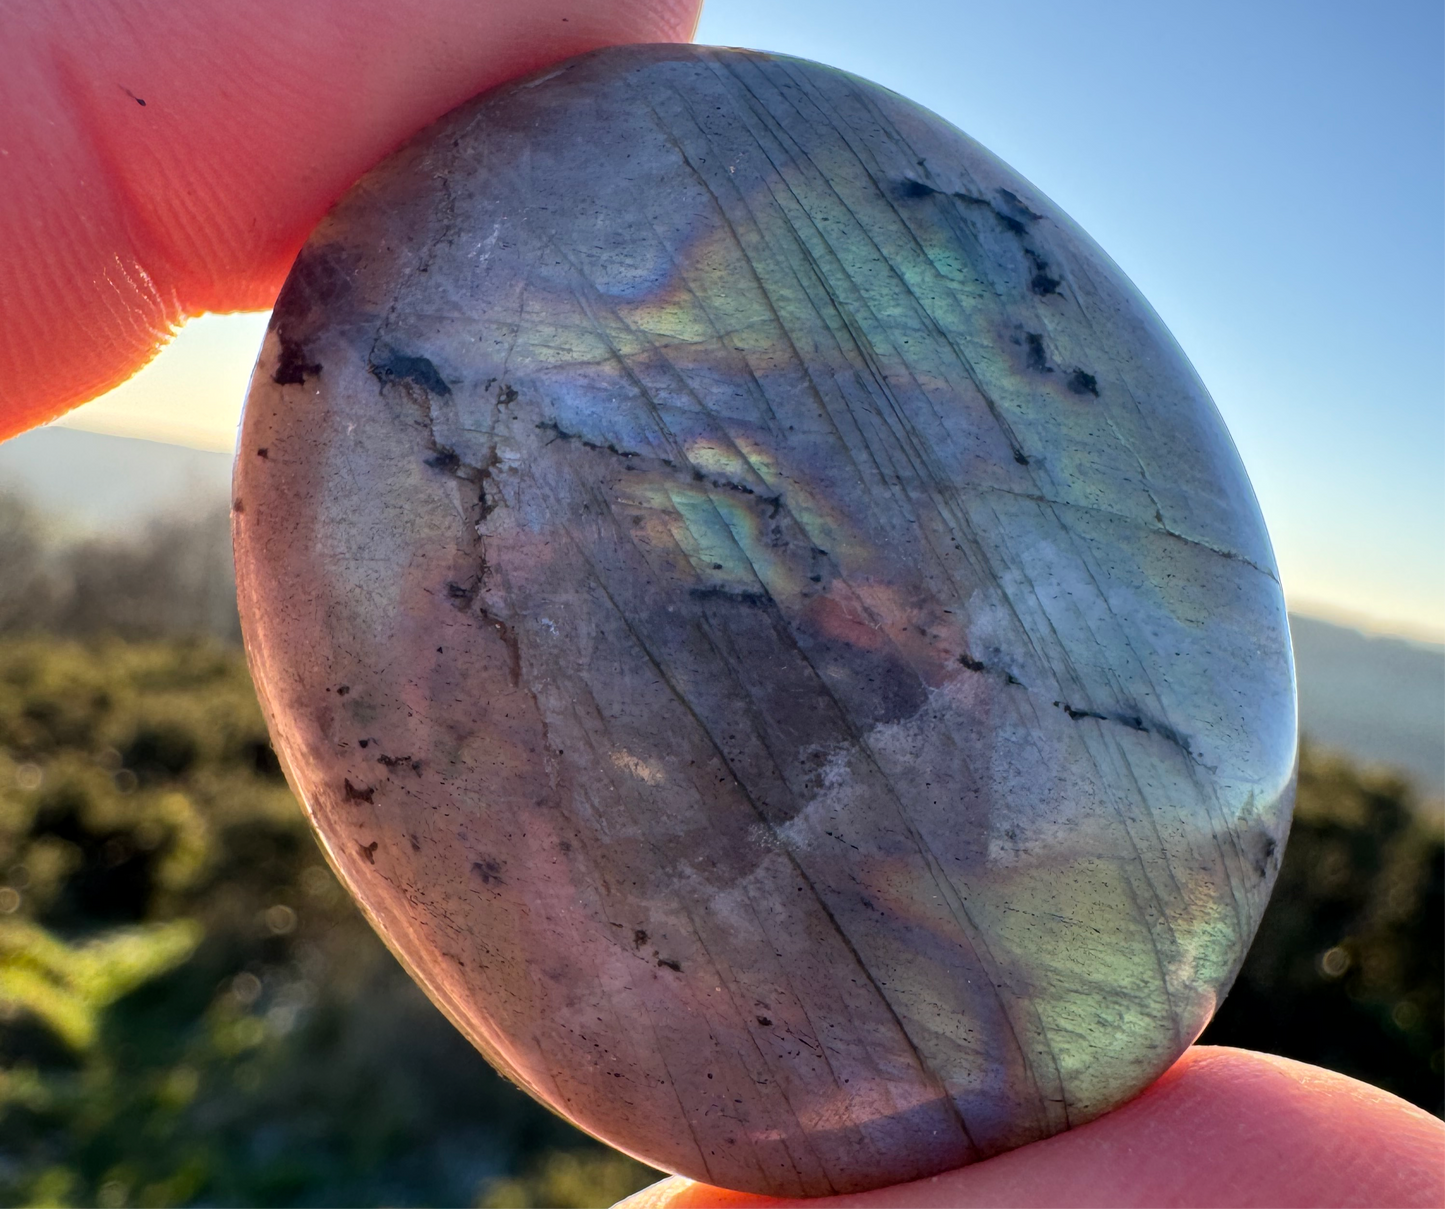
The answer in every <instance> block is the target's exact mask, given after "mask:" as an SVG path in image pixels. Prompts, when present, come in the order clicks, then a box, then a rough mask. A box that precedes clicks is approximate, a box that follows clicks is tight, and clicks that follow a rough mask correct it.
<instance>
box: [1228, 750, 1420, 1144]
mask: <svg viewBox="0 0 1445 1209" xmlns="http://www.w3.org/2000/svg"><path fill="white" fill-rule="evenodd" d="M1442 967H1445V838H1442V834H1441V825H1440V818H1439V817H1438V815H1437V816H1435V817H1434V819H1433V820H1432V821H1428V822H1427V820H1426V819H1425V817H1424V816H1423V814H1422V812H1421V811H1420V810H1419V809H1418V806H1417V804H1416V802H1415V800H1414V794H1413V791H1412V790H1411V788H1410V786H1409V785H1408V784H1407V783H1406V782H1404V781H1402V780H1401V779H1400V778H1399V777H1398V776H1394V775H1392V774H1389V773H1384V772H1365V771H1362V770H1361V769H1359V768H1357V767H1356V766H1354V765H1352V764H1350V763H1349V762H1347V761H1345V760H1343V759H1340V758H1338V757H1335V756H1331V755H1329V754H1326V753H1320V752H1316V751H1314V750H1312V749H1311V748H1310V747H1309V746H1308V745H1306V746H1305V747H1304V749H1303V750H1302V752H1301V759H1300V781H1299V797H1298V801H1297V804H1296V807H1295V819H1294V827H1293V829H1292V831H1291V832H1290V839H1289V846H1288V847H1287V848H1286V850H1285V856H1284V863H1283V865H1282V867H1281V869H1280V875H1279V881H1278V883H1277V884H1276V886H1275V891H1274V897H1273V898H1271V900H1270V904H1269V908H1268V910H1267V911H1266V912H1265V915H1264V920H1263V922H1262V923H1261V924H1260V929H1259V934H1258V936H1257V937H1256V938H1255V942H1254V945H1253V947H1252V948H1251V949H1250V952H1249V957H1248V958H1247V959H1246V961H1245V964H1244V969H1243V970H1242V971H1241V973H1240V976H1239V978H1238V980H1237V981H1236V983H1235V985H1234V989H1233V990H1232V991H1231V992H1230V994H1229V997H1228V998H1227V999H1226V1000H1225V1001H1224V1005H1223V1007H1222V1008H1221V1009H1220V1011H1219V1014H1218V1015H1217V1016H1216V1017H1215V1019H1214V1022H1213V1023H1212V1024H1211V1025H1210V1026H1209V1028H1208V1029H1207V1030H1206V1032H1205V1034H1204V1036H1203V1037H1201V1038H1200V1040H1201V1041H1203V1042H1206V1043H1208V1044H1213V1045H1238V1046H1244V1047H1246V1048H1249V1049H1258V1050H1265V1051H1267V1052H1269V1053H1274V1054H1283V1055H1284V1056H1285V1057H1289V1058H1298V1059H1299V1060H1300V1061H1302V1062H1313V1063H1315V1064H1316V1065H1318V1066H1325V1067H1328V1068H1330V1069H1331V1070H1337V1071H1341V1072H1342V1073H1344V1074H1347V1075H1353V1076H1354V1077H1355V1078H1357V1079H1363V1080H1365V1081H1366V1082H1369V1083H1373V1084H1375V1085H1376V1086H1378V1087H1383V1088H1385V1089H1386V1090H1387V1091H1392V1092H1394V1093H1395V1094H1396V1095H1398V1096H1402V1097H1404V1098H1405V1099H1407V1100H1410V1101H1412V1102H1413V1103H1415V1104H1418V1105H1420V1106H1421V1107H1422V1108H1425V1109H1428V1110H1429V1111H1430V1112H1433V1113H1435V1114H1437V1115H1441V1114H1442V1113H1445V1096H1442V1087H1445V1081H1442V1078H1441V1074H1442V1070H1445V1048H1442V1047H1445V1004H1442V989H1445V968H1442Z"/></svg>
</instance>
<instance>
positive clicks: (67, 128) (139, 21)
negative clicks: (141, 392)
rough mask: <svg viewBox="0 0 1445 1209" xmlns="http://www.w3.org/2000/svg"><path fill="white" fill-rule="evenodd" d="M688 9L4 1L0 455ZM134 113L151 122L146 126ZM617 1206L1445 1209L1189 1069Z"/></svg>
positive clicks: (422, 1)
mask: <svg viewBox="0 0 1445 1209" xmlns="http://www.w3.org/2000/svg"><path fill="white" fill-rule="evenodd" d="M696 18H697V6H696V5H695V4H694V3H692V2H691V0H606V2H604V0H595V2H593V3H588V4H583V3H575V2H569V0H471V2H467V0H345V2H344V3H343V2H326V0H311V2H309V3H296V2H295V0H292V2H290V3H287V4H282V3H279V2H278V0H254V2H253V3H249V4H247V5H240V6H238V5H234V4H222V3H214V2H212V0H188V2H187V3H186V4H184V5H181V4H170V5H163V4H161V3H158V2H152V0H127V3H124V4H122V3H116V2H105V3H102V2H97V0H90V2H87V0H43V2H42V0H19V2H17V3H12V4H10V5H7V6H5V8H4V10H3V11H0V47H3V51H0V54H3V55H4V56H5V57H6V58H7V59H8V62H7V63H6V64H5V67H6V71H5V72H4V73H3V75H0V111H3V112H4V113H5V115H6V121H5V124H4V129H3V131H0V247H3V248H4V250H5V251H4V255H3V256H0V435H7V436H8V435H12V434H14V433H17V432H20V431H23V430H24V429H26V428H29V427H32V426H34V425H36V424H39V423H42V422H44V421H45V420H48V419H50V418H53V417H54V416H56V415H59V414H60V413H62V412H63V411H65V410H67V409H68V408H70V407H73V406H75V405H77V404H79V403H82V402H84V401H86V400H87V399H90V398H92V397H94V396H96V395H97V394H99V393H101V392H102V391H104V390H105V389H107V388H109V387H111V386H113V385H115V384H116V383H118V382H121V381H124V380H125V379H126V378H128V377H129V376H130V375H131V374H133V373H134V372H135V371H136V370H137V369H139V368H140V366H142V365H143V364H144V363H145V362H146V361H147V360H149V359H150V358H151V357H152V356H153V355H154V353H155V352H156V350H157V349H158V348H159V346H160V345H161V344H162V343H163V342H164V341H165V339H166V338H167V337H168V335H169V333H170V332H171V331H172V330H173V328H174V327H175V326H176V325H178V324H179V323H181V322H183V321H184V320H185V318H187V317H188V316H190V315H194V314H199V313H201V312H204V311H236V310H248V309H264V308H266V307H269V306H270V305H271V302H272V300H273V299H274V297H275V295H276V292H277V290H278V289H279V288H280V285H281V282H282V280H283V278H284V277H285V274H286V270H287V268H288V266H289V264H290V262H291V259H292V257H293V256H294V254H295V252H296V250H297V248H298V247H299V246H300V245H301V242H302V241H303V239H304V238H305V236H306V234H307V232H308V231H309V230H310V228H311V226H312V225H313V224H314V223H315V222H316V220H317V219H318V218H319V217H320V216H321V215H322V214H323V213H324V212H325V210H326V209H327V207H328V206H329V205H330V203H331V202H332V201H333V200H334V199H335V198H336V197H337V196H338V195H339V194H340V193H341V192H342V190H344V189H345V188H346V187H347V186H348V185H349V184H350V183H351V182H352V180H354V179H355V178H356V177H357V176H359V175H360V174H361V173H362V172H363V171H364V170H365V169H367V168H368V167H370V166H371V165H372V164H373V163H375V162H376V161H377V160H378V159H379V158H380V157H381V156H383V155H384V154H386V152H388V151H389V150H390V149H392V148H393V147H395V146H396V145H397V144H398V143H399V142H401V141H402V140H403V139H405V138H406V137H407V136H408V135H410V134H411V133H412V132H413V131H415V130H416V129H418V128H420V127H421V126H423V125H425V124H426V123H427V122H428V121H430V120H431V119H433V118H435V117H437V116H439V115H440V114H442V113H444V112H445V111H446V110H448V109H449V108H451V107H452V106H453V105H455V104H457V103H458V102H460V101H462V100H464V99H465V98H467V97H469V96H471V95H473V94H474V93H477V92H479V91H482V90H484V89H486V88H489V87H491V86H493V85H495V84H498V83H500V82H502V81H504V80H506V79H508V78H511V77H513V76H516V75H518V74H521V73H523V72H526V71H531V70H534V69H536V68H539V67H542V66H545V65H546V64H548V63H549V62H552V61H555V60H558V59H561V58H565V57H567V56H570V55H572V54H575V53H579V52H581V51H583V50H587V49H590V48H593V47H596V46H601V45H605V44H612V43H627V42H650V41H666V40H681V39H686V38H687V37H689V36H690V34H691V32H692V30H693V27H694V25H695V23H696ZM141 102H144V104H142V103H141ZM629 1203H632V1204H636V1205H646V1206H666V1205H674V1206H683V1205H723V1204H726V1205H739V1206H741V1205H750V1204H758V1205H762V1204H768V1205H785V1204H792V1203H800V1204H819V1205H821V1204H845V1203H846V1204H857V1205H875V1206H884V1205H890V1206H910V1205H916V1206H941V1205H958V1206H962V1205H984V1204H988V1205H1005V1204H1013V1205H1070V1204H1075V1205H1096V1204H1117V1205H1160V1206H1166V1205H1193V1204H1200V1205H1223V1204H1238V1205H1300V1204H1310V1205H1315V1204H1351V1205H1440V1204H1445V1124H1442V1123H1441V1122H1440V1121H1439V1120H1437V1119H1435V1118H1434V1117H1431V1116H1430V1115H1428V1114H1426V1113H1424V1112H1422V1111H1420V1110H1418V1109H1415V1108H1413V1107H1411V1106H1409V1105H1407V1104H1405V1103H1404V1102H1403V1101H1400V1100H1398V1099H1395V1098H1393V1097H1391V1096H1388V1095H1386V1094H1385V1093H1382V1092H1378V1091H1376V1090H1375V1089H1373V1088H1369V1087H1367V1086H1365V1085H1363V1084H1360V1083H1357V1082H1355V1081H1353V1080H1350V1079H1347V1078H1344V1077H1343V1076H1339V1075H1334V1074H1330V1073H1328V1072H1325V1071H1321V1070H1317V1069H1315V1068H1311V1067H1306V1066H1301V1065H1299V1064H1297V1063H1291V1062H1286V1061H1284V1060H1282V1059H1276V1058H1269V1057H1264V1056H1261V1055H1257V1054H1250V1053H1246V1052H1243V1051H1238V1050H1221V1049H1194V1050H1191V1051H1190V1052H1189V1053H1187V1054H1186V1055H1185V1056H1184V1057H1183V1058H1182V1059H1181V1060H1180V1061H1179V1062H1178V1063H1177V1064H1176V1066H1175V1067H1174V1068H1173V1069H1172V1070H1171V1071H1170V1072H1169V1073H1167V1074H1166V1075H1165V1076H1164V1077H1163V1078H1162V1079H1161V1080H1159V1082H1158V1083H1156V1084H1155V1085H1154V1086H1153V1087H1152V1088H1150V1089H1149V1090H1148V1091H1146V1092H1145V1093H1144V1094H1143V1095H1142V1096H1140V1097H1139V1098H1138V1099H1136V1100H1134V1101H1133V1102H1131V1103H1130V1104H1128V1105H1126V1106H1124V1107H1123V1108H1121V1109H1118V1110H1116V1111H1114V1112H1112V1113H1110V1114H1108V1115H1107V1116H1105V1117H1102V1118H1100V1119H1098V1120H1096V1121H1094V1122H1092V1123H1090V1124H1089V1125H1086V1126H1084V1127H1082V1128H1080V1129H1078V1130H1075V1131H1073V1132H1070V1133H1065V1134H1061V1135H1059V1136H1056V1137H1054V1138H1051V1139H1049V1140H1047V1141H1043V1142H1038V1143H1035V1144H1034V1145H1032V1146H1028V1147H1025V1148H1024V1149H1022V1150H1018V1151H1014V1152H1012V1153H1010V1154H1006V1155H1003V1156H1001V1157H998V1158H995V1159H991V1160H988V1161H986V1162H983V1163H980V1164H977V1165H975V1166H973V1167H969V1168H964V1169H962V1170H959V1171H955V1172H951V1173H949V1174H946V1175H943V1176H939V1177H937V1178H935V1179H933V1180H929V1181H924V1182H921V1183H918V1184H912V1185H903V1186H899V1187H895V1188H891V1189H884V1190H881V1191H877V1192H872V1193H867V1194H863V1195H859V1196H854V1197H849V1198H839V1199H837V1200H831V1201H826V1202H788V1201H777V1200H766V1199H763V1198H757V1197H749V1196H743V1195H740V1194H735V1193H726V1192H722V1191H720V1190H716V1189H708V1188H705V1187H703V1186H700V1185H696V1184H691V1183H689V1182H687V1181H682V1180H672V1181H666V1182H664V1183H663V1184H660V1185H658V1186H656V1187H655V1188H654V1189H650V1190H648V1191H647V1192H645V1193H642V1194H639V1196H638V1197H637V1198H634V1201H632V1202H629Z"/></svg>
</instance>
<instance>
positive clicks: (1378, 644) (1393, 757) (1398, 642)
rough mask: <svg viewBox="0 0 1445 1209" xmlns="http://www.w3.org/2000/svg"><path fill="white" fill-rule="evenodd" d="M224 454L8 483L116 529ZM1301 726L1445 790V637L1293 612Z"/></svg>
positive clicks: (215, 465) (6, 452)
mask: <svg viewBox="0 0 1445 1209" xmlns="http://www.w3.org/2000/svg"><path fill="white" fill-rule="evenodd" d="M230 475H231V459H230V457H229V455H227V454H222V453H208V452H204V451H202V450H197V449H185V448H182V447H180V446H176V445H161V444H157V443H155V442H152V441H139V440H133V439H130V438H126V437H111V436H102V435H99V434H97V433H89V432H78V431H75V430H72V429H67V428H42V429H38V430H36V431H34V432H28V433H25V434H24V435H23V436H20V437H16V438H15V439H13V440H10V441H6V442H4V443H0V492H3V491H10V492H13V493H16V494H18V495H21V496H23V497H25V498H26V499H28V500H29V501H30V502H32V503H33V504H34V505H35V506H37V507H38V508H40V509H42V510H43V511H44V512H46V513H47V514H49V515H52V516H55V517H56V518H57V519H58V520H59V521H60V522H61V523H62V524H63V525H66V526H68V527H72V528H81V529H89V530H92V531H96V530H98V531H102V532H103V531H106V530H115V529H120V528H126V527H129V526H133V525H134V524H136V523H137V522H144V521H145V520H147V519H150V518H152V517H155V516H157V515H160V514H171V515H175V514H176V513H178V512H184V513H195V512H199V511H204V510H205V509H207V508H209V507H211V506H213V505H214V504H216V503H217V502H219V501H224V500H225V499H226V497H227V495H228V494H229V483H230ZM1290 621H1291V626H1292V628H1293V632H1294V642H1295V660H1296V666H1297V668H1298V675H1299V693H1300V726H1301V730H1302V731H1303V733H1304V734H1305V735H1307V736H1308V737H1309V738H1311V739H1313V740H1314V741H1315V742H1317V743H1320V744H1323V745H1325V746H1328V747H1333V748H1338V749H1339V750H1341V751H1344V752H1345V753H1347V754H1348V755H1350V756H1353V757H1354V758H1355V759H1357V760H1360V761H1363V762H1365V763H1371V764H1387V765H1392V766H1394V767H1397V768H1399V769H1401V770H1403V771H1405V772H1407V773H1408V774H1410V776H1412V777H1413V778H1414V779H1415V780H1416V782H1417V784H1418V785H1419V786H1420V788H1421V789H1422V790H1423V791H1424V792H1425V793H1426V794H1427V795H1428V796H1430V797H1436V798H1438V797H1439V796H1441V795H1442V794H1445V646H1439V645H1434V644H1429V643H1420V642H1413V641H1409V640H1407V639H1403V638H1388V637H1379V636H1374V635H1369V634H1364V633H1362V632H1360V631H1359V630H1354V629H1350V628H1347V627H1345V626H1339V625H1334V624H1332V623H1330V622H1327V621H1321V620H1319V619H1318V618H1314V617H1306V616H1301V615H1298V614H1296V615H1293V616H1292V617H1291V619H1290Z"/></svg>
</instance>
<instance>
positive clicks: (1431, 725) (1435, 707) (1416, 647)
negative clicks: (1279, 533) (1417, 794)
mask: <svg viewBox="0 0 1445 1209" xmlns="http://www.w3.org/2000/svg"><path fill="white" fill-rule="evenodd" d="M1290 629H1291V631H1292V633H1293V635H1294V652H1295V669H1296V672H1295V674H1296V676H1297V677H1298V679H1299V700H1300V730H1301V732H1302V733H1304V734H1305V735H1308V736H1309V737H1310V738H1311V739H1313V740H1314V741H1315V742H1317V743H1322V744H1324V745H1325V746H1327V747H1335V748H1338V749H1339V750H1341V751H1344V752H1346V753H1348V754H1349V755H1351V756H1353V757H1354V758H1355V759H1357V760H1360V761H1362V762H1364V763H1369V764H1389V765H1393V766H1394V767H1396V768H1400V769H1403V770H1404V771H1405V772H1408V773H1409V774H1410V775H1411V776H1412V777H1413V778H1414V779H1415V781H1416V783H1417V784H1418V785H1419V786H1420V788H1421V789H1423V790H1424V791H1425V792H1426V793H1427V794H1429V795H1430V796H1432V797H1438V796H1439V795H1440V794H1442V793H1445V646H1439V645H1436V644H1433V643H1423V642H1412V641H1409V640H1407V639H1404V638H1386V637H1381V636H1378V635H1372V634H1362V633H1361V632H1360V631H1359V630H1352V629H1347V628H1346V627H1344V626H1337V625H1331V624H1330V623H1329V622H1327V621H1320V620H1319V619H1318V618H1315V617H1303V616H1300V615H1299V614H1294V615H1293V616H1291V617H1290Z"/></svg>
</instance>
